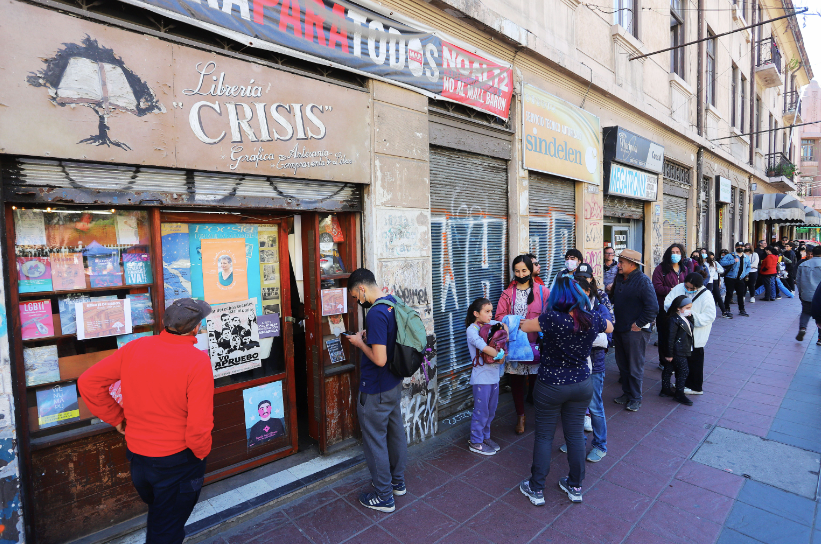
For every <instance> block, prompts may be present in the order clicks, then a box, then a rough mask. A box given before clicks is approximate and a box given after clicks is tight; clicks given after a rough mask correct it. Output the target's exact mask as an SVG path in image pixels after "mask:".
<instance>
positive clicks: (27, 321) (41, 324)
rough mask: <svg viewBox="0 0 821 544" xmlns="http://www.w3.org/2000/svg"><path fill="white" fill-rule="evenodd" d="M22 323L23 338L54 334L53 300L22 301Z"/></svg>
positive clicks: (44, 336) (28, 338) (29, 338)
mask: <svg viewBox="0 0 821 544" xmlns="http://www.w3.org/2000/svg"><path fill="white" fill-rule="evenodd" d="M20 325H21V326H20V328H21V331H20V334H21V336H22V338H23V340H31V339H33V338H47V337H49V336H54V320H53V318H52V316H51V301H50V300H49V299H45V300H29V301H26V302H22V303H20Z"/></svg>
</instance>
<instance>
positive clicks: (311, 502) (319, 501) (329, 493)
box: [282, 489, 339, 519]
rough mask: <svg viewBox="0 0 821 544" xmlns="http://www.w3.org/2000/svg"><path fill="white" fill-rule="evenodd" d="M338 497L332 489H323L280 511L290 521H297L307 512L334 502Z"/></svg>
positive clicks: (291, 503) (287, 505)
mask: <svg viewBox="0 0 821 544" xmlns="http://www.w3.org/2000/svg"><path fill="white" fill-rule="evenodd" d="M338 498H339V495H337V494H336V492H335V491H334V490H333V489H324V490H321V491H318V492H314V493H311V494H309V495H306V496H305V497H303V498H301V499H298V500H296V501H293V502H290V503H288V504H286V505H285V506H284V507H283V508H282V511H283V512H284V513H285V515H287V516H288V517H289V518H291V519H297V518H299V517H301V516H304V515H305V514H307V513H308V512H311V511H313V510H316V509H317V508H319V507H320V506H323V505H325V504H327V503H328V502H330V501H333V500H336V499H338Z"/></svg>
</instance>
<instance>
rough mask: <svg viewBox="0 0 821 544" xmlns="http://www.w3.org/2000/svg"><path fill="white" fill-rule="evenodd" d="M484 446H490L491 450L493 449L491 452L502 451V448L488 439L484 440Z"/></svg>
mask: <svg viewBox="0 0 821 544" xmlns="http://www.w3.org/2000/svg"><path fill="white" fill-rule="evenodd" d="M484 444H485V445H486V446H490V447H491V448H493V451H499V450H501V449H502V446H500V445H499V444H497V443H496V442H494V441H493V440H491V439H490V438H485V441H484Z"/></svg>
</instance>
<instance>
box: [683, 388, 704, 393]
mask: <svg viewBox="0 0 821 544" xmlns="http://www.w3.org/2000/svg"><path fill="white" fill-rule="evenodd" d="M684 394H685V395H703V394H704V391H693V390H692V389H690V388H689V387H685V388H684Z"/></svg>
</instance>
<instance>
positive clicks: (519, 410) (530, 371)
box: [495, 255, 550, 434]
mask: <svg viewBox="0 0 821 544" xmlns="http://www.w3.org/2000/svg"><path fill="white" fill-rule="evenodd" d="M513 277H514V278H513V279H514V281H515V282H516V284H515V285H514V286H511V287H508V288H507V289H505V290H504V291H502V296H501V297H500V298H499V303H498V304H497V305H496V316H495V318H496V321H502V318H504V316H506V315H518V316H519V317H521V318H522V319H534V318H537V317H539V316H540V315H541V313H542V308H543V306H544V303H545V301H546V300H547V297H548V296H549V294H550V291H549V290H548V289H547V287H544V286H542V285H539V284H538V283H535V282H534V281H533V261H531V260H530V257H528V256H527V255H519V256H518V257H516V258H515V259H513ZM527 338H528V341H529V342H530V345H531V346H532V348H533V355H534V357H533V360H532V361H511V360H506V361H505V373H507V374H509V375H510V389H511V393H512V394H513V405H514V407H515V408H516V415H517V416H518V418H517V421H516V428H515V431H516V434H523V433H524V432H525V396H526V395H527V391H528V389H529V388H530V383H531V382H532V383H533V384H535V383H536V376H537V375H538V373H539V355H538V350H539V347H538V346H539V344H538V342H539V334H538V333H535V332H534V333H530V334H528V335H527Z"/></svg>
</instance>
